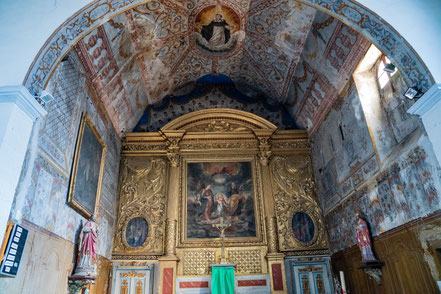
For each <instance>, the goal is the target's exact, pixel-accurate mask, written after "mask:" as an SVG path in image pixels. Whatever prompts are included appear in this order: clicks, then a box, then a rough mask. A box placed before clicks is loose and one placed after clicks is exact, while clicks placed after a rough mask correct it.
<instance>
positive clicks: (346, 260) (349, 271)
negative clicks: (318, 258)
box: [331, 213, 441, 294]
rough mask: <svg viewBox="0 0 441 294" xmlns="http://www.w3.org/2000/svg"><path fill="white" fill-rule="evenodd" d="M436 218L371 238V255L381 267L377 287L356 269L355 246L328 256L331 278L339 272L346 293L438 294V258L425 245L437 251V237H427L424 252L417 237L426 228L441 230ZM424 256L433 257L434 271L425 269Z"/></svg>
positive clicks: (426, 264)
mask: <svg viewBox="0 0 441 294" xmlns="http://www.w3.org/2000/svg"><path fill="white" fill-rule="evenodd" d="M440 216H441V215H440V214H439V213H438V214H437V215H435V216H430V217H427V218H425V219H419V220H417V221H415V222H412V223H408V224H406V225H403V226H401V227H399V228H396V229H394V230H391V231H388V232H386V233H383V234H381V235H380V236H378V237H375V238H374V251H375V253H376V255H377V257H378V259H379V260H381V261H382V262H384V263H385V266H384V267H383V268H382V271H383V276H382V285H380V286H379V285H377V284H376V283H375V281H374V280H372V279H371V278H370V277H369V276H368V275H366V274H365V273H364V271H363V270H361V269H359V267H360V262H361V255H360V250H359V248H358V247H357V246H356V245H354V246H353V247H351V248H348V249H346V250H344V251H340V252H337V253H335V254H333V255H332V258H331V260H332V269H333V274H334V275H337V276H338V274H339V271H340V270H342V271H344V273H345V280H346V286H347V288H348V290H349V291H350V293H361V294H365V293H366V294H367V293H369V294H370V293H372V294H374V293H375V294H377V293H378V294H383V293H384V294H386V293H397V294H403V293H405V294H421V293H439V289H438V287H437V284H436V282H435V279H436V278H437V273H438V272H437V271H436V268H438V265H439V263H440V262H439V259H438V258H439V257H438V256H437V253H436V251H435V249H433V248H431V247H430V246H429V245H430V244H435V245H434V248H439V247H440V246H438V245H437V244H438V243H440V244H441V236H439V235H438V234H432V235H430V234H429V237H428V238H429V240H427V242H429V243H430V244H429V245H428V246H426V251H424V249H423V248H422V245H421V243H422V242H424V241H425V240H423V239H422V237H420V239H419V235H418V234H419V233H420V232H422V231H423V230H427V229H428V228H429V229H431V230H436V229H440V230H441V218H440ZM425 253H426V258H427V254H431V255H433V260H434V262H433V264H434V265H433V267H435V271H433V269H432V271H431V269H430V268H429V265H428V263H427V262H426V260H425V258H424V254H425ZM438 275H439V274H438Z"/></svg>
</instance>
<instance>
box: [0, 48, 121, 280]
mask: <svg viewBox="0 0 441 294" xmlns="http://www.w3.org/2000/svg"><path fill="white" fill-rule="evenodd" d="M78 64H79V62H78V60H77V59H76V56H75V55H73V54H72V55H71V56H70V58H69V59H68V60H67V61H65V62H63V63H61V64H60V66H59V67H58V69H57V71H56V73H55V74H54V76H53V77H52V80H51V82H50V85H49V87H48V89H49V91H50V92H51V93H52V94H53V96H54V98H55V99H54V101H52V102H50V103H49V104H47V105H46V106H45V108H46V110H47V111H48V115H47V116H46V117H45V118H43V119H40V120H39V121H38V122H37V123H36V124H35V125H34V128H33V131H32V135H31V139H30V142H29V146H28V149H27V153H26V157H25V161H24V164H23V168H22V172H21V176H20V180H19V184H18V186H17V189H16V194H15V198H14V203H13V207H12V210H11V214H10V219H12V220H17V221H18V222H19V223H21V222H28V223H30V224H32V225H34V226H36V227H39V228H43V229H44V230H47V231H48V232H50V233H51V234H54V235H56V236H57V237H59V238H61V239H63V240H65V241H66V242H68V243H70V244H73V243H76V236H77V233H78V230H79V228H80V226H81V224H83V223H84V222H85V219H84V218H83V217H82V216H81V215H80V214H79V213H78V212H77V211H75V210H74V209H73V208H72V207H70V206H69V205H68V204H67V193H68V186H69V179H70V173H71V167H72V161H73V155H74V150H75V142H76V139H77V135H78V129H79V125H80V119H81V114H82V113H83V112H87V113H88V114H89V116H90V118H91V120H92V122H93V124H94V126H95V127H96V128H97V130H98V133H99V134H100V136H101V137H102V139H103V140H104V142H105V143H106V145H107V154H106V159H105V166H104V174H103V183H102V188H101V199H100V203H99V204H98V205H99V220H98V223H99V231H100V232H99V240H100V243H99V250H98V253H99V254H100V255H101V256H104V257H107V258H109V257H110V254H111V247H112V241H113V239H112V237H113V234H114V233H113V230H114V215H115V206H116V202H117V200H116V194H117V193H116V190H117V183H118V170H119V160H120V159H119V153H120V148H121V146H120V140H119V137H118V136H117V134H116V132H115V131H114V129H113V128H112V127H111V125H110V123H109V121H108V120H106V119H105V118H102V117H100V116H99V115H98V114H97V111H96V109H95V106H94V105H93V103H92V102H91V99H90V94H89V92H88V86H87V83H86V80H85V78H84V73H83V72H82V68H81V67H79V65H78ZM49 243H50V242H49ZM49 243H48V244H49ZM29 246H32V245H29ZM70 247H72V248H73V245H72V246H70ZM64 254H65V255H67V256H74V252H73V250H72V249H69V248H68V247H66V249H65V251H64ZM29 258H30V259H32V258H34V257H33V256H32V254H31V256H30V257H29ZM22 263H26V259H25V260H24V261H22ZM60 274H61V272H57V271H52V275H53V276H55V277H57V276H59V275H60ZM2 282H3V280H0V283H2Z"/></svg>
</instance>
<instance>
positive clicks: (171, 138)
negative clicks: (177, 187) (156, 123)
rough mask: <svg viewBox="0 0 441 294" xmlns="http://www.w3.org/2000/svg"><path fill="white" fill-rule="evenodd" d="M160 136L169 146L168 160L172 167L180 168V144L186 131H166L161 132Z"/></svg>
mask: <svg viewBox="0 0 441 294" xmlns="http://www.w3.org/2000/svg"><path fill="white" fill-rule="evenodd" d="M159 134H160V135H161V137H162V138H163V139H164V140H165V143H166V146H167V158H168V160H169V162H170V165H171V166H172V167H178V166H179V159H180V154H179V152H180V149H181V148H180V146H179V142H181V140H182V138H183V137H184V135H185V131H166V130H160V131H159Z"/></svg>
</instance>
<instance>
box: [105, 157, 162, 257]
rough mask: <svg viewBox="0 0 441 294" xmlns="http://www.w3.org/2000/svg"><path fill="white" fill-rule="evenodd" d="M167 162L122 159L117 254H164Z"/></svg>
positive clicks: (116, 240) (151, 159)
mask: <svg viewBox="0 0 441 294" xmlns="http://www.w3.org/2000/svg"><path fill="white" fill-rule="evenodd" d="M166 175H167V162H166V161H165V160H164V159H162V158H146V157H129V158H125V159H123V160H122V161H121V172H120V198H119V199H120V200H119V203H120V204H119V213H118V215H119V217H118V223H117V230H116V236H115V241H114V254H134V255H138V254H146V255H149V254H152V255H154V254H162V253H163V239H164V223H165V207H166V200H167V198H166V183H167V176H166Z"/></svg>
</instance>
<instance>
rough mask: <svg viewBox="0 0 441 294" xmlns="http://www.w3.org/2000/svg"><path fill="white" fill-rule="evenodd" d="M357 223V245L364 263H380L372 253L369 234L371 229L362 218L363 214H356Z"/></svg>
mask: <svg viewBox="0 0 441 294" xmlns="http://www.w3.org/2000/svg"><path fill="white" fill-rule="evenodd" d="M355 218H356V221H357V230H356V232H355V238H356V240H357V245H358V247H359V248H360V251H361V257H362V261H363V262H375V261H376V262H378V260H377V259H376V258H375V255H374V253H373V251H372V242H371V236H370V234H369V228H368V226H367V223H366V221H365V220H364V219H362V217H361V212H357V213H356V214H355Z"/></svg>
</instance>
